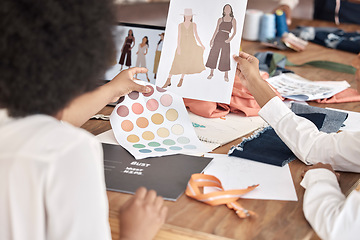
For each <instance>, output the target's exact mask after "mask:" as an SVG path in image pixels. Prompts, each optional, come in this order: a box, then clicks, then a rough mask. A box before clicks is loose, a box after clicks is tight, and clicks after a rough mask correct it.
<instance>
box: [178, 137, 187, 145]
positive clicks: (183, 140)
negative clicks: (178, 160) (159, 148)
mask: <svg viewBox="0 0 360 240" xmlns="http://www.w3.org/2000/svg"><path fill="white" fill-rule="evenodd" d="M177 141H178V143H181V144H188V143H189V142H190V139H188V138H187V137H179V138H178V139H177Z"/></svg>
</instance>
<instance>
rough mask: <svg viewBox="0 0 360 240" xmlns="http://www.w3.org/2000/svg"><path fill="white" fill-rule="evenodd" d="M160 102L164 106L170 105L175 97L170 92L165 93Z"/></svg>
mask: <svg viewBox="0 0 360 240" xmlns="http://www.w3.org/2000/svg"><path fill="white" fill-rule="evenodd" d="M160 102H161V104H162V105H163V106H164V107H168V106H170V105H171V104H172V102H173V98H172V96H171V95H169V94H164V95H162V96H161V97H160Z"/></svg>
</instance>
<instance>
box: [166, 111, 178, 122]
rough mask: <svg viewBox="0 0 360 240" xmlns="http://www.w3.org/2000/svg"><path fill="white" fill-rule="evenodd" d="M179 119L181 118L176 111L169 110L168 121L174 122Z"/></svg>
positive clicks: (167, 113)
mask: <svg viewBox="0 0 360 240" xmlns="http://www.w3.org/2000/svg"><path fill="white" fill-rule="evenodd" d="M178 117H179V113H178V112H177V111H176V110H175V109H173V108H172V109H169V110H167V112H166V118H167V120H169V121H172V122H173V121H175V120H176V119H178Z"/></svg>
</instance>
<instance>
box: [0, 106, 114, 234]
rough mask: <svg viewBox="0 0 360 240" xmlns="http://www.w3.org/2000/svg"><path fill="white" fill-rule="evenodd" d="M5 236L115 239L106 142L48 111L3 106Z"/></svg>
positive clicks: (0, 216)
mask: <svg viewBox="0 0 360 240" xmlns="http://www.w3.org/2000/svg"><path fill="white" fill-rule="evenodd" d="M0 133H1V134H0V209H1V210H0V239H4V240H6V239H12V240H23V239H34V240H45V239H47V240H52V239H62V240H63V239H66V240H70V239H74V240H75V239H76V240H78V239H87V240H88V239H94V240H95V239H96V240H98V239H111V233H110V227H109V222H108V201H107V196H106V188H105V181H104V172H103V155H102V149H101V145H100V144H99V143H98V142H97V141H96V140H95V139H94V138H93V136H92V135H91V134H90V133H88V132H86V131H85V130H82V129H79V128H75V127H73V126H71V125H69V124H66V123H62V122H60V121H58V120H56V119H55V118H52V117H49V116H46V115H33V116H29V117H25V118H19V119H12V118H9V117H8V116H7V113H6V111H5V110H0Z"/></svg>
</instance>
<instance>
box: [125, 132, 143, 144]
mask: <svg viewBox="0 0 360 240" xmlns="http://www.w3.org/2000/svg"><path fill="white" fill-rule="evenodd" d="M127 140H128V142H131V143H137V142H138V141H140V138H139V137H138V136H136V135H134V134H131V135H129V136H128V137H127Z"/></svg>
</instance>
